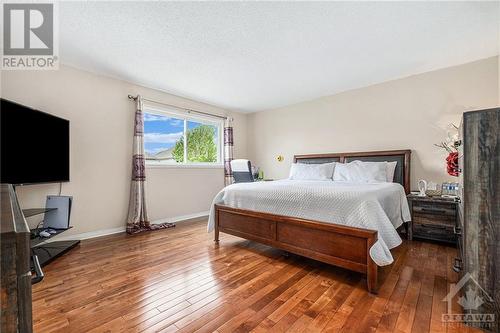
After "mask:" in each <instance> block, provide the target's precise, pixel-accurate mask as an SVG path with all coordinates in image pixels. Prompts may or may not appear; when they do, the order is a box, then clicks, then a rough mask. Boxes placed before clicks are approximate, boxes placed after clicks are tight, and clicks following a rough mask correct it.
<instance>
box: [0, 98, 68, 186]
mask: <svg viewBox="0 0 500 333" xmlns="http://www.w3.org/2000/svg"><path fill="white" fill-rule="evenodd" d="M0 127H1V131H0V137H1V138H0V140H1V141H0V145H1V159H0V164H1V165H0V167H1V169H0V173H1V181H2V183H10V184H16V185H20V184H36V183H56V182H67V181H69V121H68V120H66V119H62V118H59V117H56V116H53V115H50V114H48V113H45V112H41V111H38V110H34V109H31V108H29V107H26V106H23V105H20V104H17V103H14V102H11V101H8V100H6V99H1V107H0Z"/></svg>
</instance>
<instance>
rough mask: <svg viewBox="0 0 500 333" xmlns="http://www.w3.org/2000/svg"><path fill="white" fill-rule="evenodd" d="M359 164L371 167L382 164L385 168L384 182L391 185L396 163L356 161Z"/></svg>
mask: <svg viewBox="0 0 500 333" xmlns="http://www.w3.org/2000/svg"><path fill="white" fill-rule="evenodd" d="M358 162H360V163H363V164H366V165H373V164H382V165H384V166H385V171H386V181H387V182H388V183H392V181H393V180H394V172H395V171H396V165H397V164H398V162H396V161H394V162H386V161H384V162H366V161H358Z"/></svg>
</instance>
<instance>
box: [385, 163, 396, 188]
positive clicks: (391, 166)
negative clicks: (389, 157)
mask: <svg viewBox="0 0 500 333" xmlns="http://www.w3.org/2000/svg"><path fill="white" fill-rule="evenodd" d="M396 165H398V162H387V169H386V171H387V182H388V183H392V181H393V180H394V172H395V171H396Z"/></svg>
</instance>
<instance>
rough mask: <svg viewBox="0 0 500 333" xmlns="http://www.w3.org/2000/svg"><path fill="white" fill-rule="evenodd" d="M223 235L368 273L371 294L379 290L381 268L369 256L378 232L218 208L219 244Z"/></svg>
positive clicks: (216, 225)
mask: <svg viewBox="0 0 500 333" xmlns="http://www.w3.org/2000/svg"><path fill="white" fill-rule="evenodd" d="M219 232H225V233H227V234H231V235H234V236H238V237H242V238H245V239H249V240H253V241H256V242H259V243H263V244H267V245H270V246H272V247H276V248H279V249H282V250H285V251H289V252H291V253H295V254H298V255H301V256H304V257H309V258H312V259H316V260H319V261H322V262H325V263H328V264H332V265H335V266H339V267H343V268H346V269H349V270H352V271H356V272H360V273H364V274H366V275H367V285H368V291H369V292H371V293H375V292H376V290H377V265H376V264H375V262H374V261H373V260H372V258H371V257H370V253H369V251H370V248H371V247H372V245H373V244H374V243H375V242H376V241H377V231H374V230H367V229H360V228H353V227H347V226H341V225H336V224H330V223H324V222H317V221H311V220H304V219H299V218H293V217H288V216H281V215H274V214H269V213H261V212H255V211H250V210H244V209H238V208H232V207H228V206H224V205H215V241H216V242H218V241H219Z"/></svg>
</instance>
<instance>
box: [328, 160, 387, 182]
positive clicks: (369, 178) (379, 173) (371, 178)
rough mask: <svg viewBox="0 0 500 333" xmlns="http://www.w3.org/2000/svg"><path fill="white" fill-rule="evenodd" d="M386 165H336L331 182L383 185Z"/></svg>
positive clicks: (359, 162)
mask: <svg viewBox="0 0 500 333" xmlns="http://www.w3.org/2000/svg"><path fill="white" fill-rule="evenodd" d="M386 164H387V162H377V163H365V162H361V161H352V162H350V163H337V165H336V166H335V172H334V174H333V180H334V181H348V182H356V183H382V182H384V183H385V182H387V165H386Z"/></svg>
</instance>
